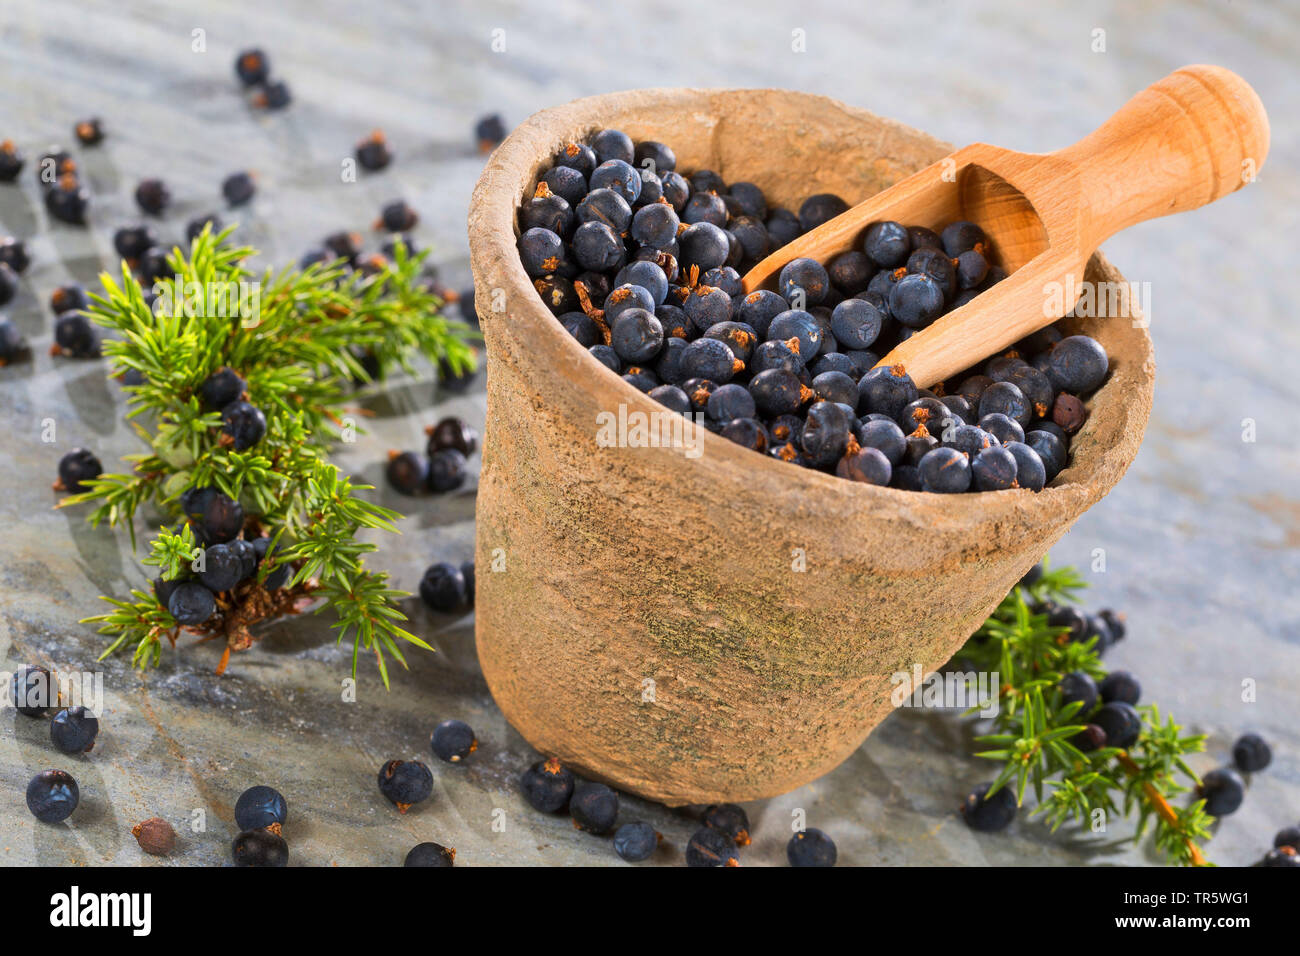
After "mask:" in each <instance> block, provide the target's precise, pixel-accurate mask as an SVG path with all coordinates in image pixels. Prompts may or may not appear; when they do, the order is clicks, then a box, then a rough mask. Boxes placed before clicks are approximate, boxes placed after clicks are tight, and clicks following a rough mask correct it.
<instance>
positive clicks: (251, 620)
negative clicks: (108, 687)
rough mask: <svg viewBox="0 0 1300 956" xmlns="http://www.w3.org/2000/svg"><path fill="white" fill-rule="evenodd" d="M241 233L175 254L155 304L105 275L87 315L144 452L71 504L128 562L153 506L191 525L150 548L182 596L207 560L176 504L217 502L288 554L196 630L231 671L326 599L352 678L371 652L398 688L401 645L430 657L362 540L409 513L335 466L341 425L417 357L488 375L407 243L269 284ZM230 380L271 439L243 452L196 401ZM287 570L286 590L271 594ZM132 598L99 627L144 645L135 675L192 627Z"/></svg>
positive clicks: (132, 282) (210, 237)
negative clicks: (128, 545) (357, 389)
mask: <svg viewBox="0 0 1300 956" xmlns="http://www.w3.org/2000/svg"><path fill="white" fill-rule="evenodd" d="M230 232H231V230H230V229H227V230H226V231H224V232H221V233H219V234H216V235H214V234H212V233H211V231H210V230H205V231H204V233H203V234H202V235H200V236H199V237H197V238H196V239H195V240H194V241H193V243H192V245H191V247H190V249H189V251H188V252H185V251H182V250H181V249H179V248H177V249H174V250H173V251H172V253H171V255H170V257H169V260H168V262H169V265H170V267H171V270H172V272H173V276H171V277H168V278H166V279H163V280H160V281H159V282H158V283H155V285H154V286H153V287H152V290H151V293H149V294H147V293H146V291H145V289H144V287H143V286H142V285H141V283H140V281H139V280H138V279H137V278H136V277H135V276H133V275H132V273H131V271H130V269H129V268H128V267H127V266H126V265H125V264H123V268H122V273H121V277H120V279H118V278H115V277H113V276H111V275H109V274H108V273H105V274H103V275H102V276H101V282H102V285H103V289H102V291H101V292H100V293H99V294H96V295H93V296H92V302H93V305H92V307H91V309H90V314H91V316H92V318H93V319H94V321H95V322H96V323H97V324H99V325H101V326H103V327H105V328H106V329H109V330H111V331H112V332H115V333H116V336H114V337H112V338H109V339H108V340H107V341H106V342H105V343H104V353H105V355H106V356H107V357H108V358H109V359H110V360H111V361H112V364H113V370H114V373H115V374H116V375H117V376H118V377H125V376H127V375H128V374H130V375H131V376H132V378H131V381H132V382H133V384H129V385H126V386H125V388H126V391H127V392H128V394H129V399H128V408H129V411H128V418H129V419H130V420H131V422H132V426H133V428H134V430H135V432H136V434H137V435H138V436H139V437H140V438H141V439H142V441H143V442H144V444H145V445H146V446H147V450H145V451H142V452H139V453H136V454H131V455H127V456H125V458H124V461H125V462H126V463H127V464H128V465H129V466H130V467H129V468H128V469H126V470H124V471H120V472H109V473H106V474H103V475H101V476H100V477H99V478H96V479H94V480H92V481H88V482H84V484H85V486H86V490H85V491H83V492H81V493H79V494H76V495H71V496H69V497H67V498H65V499H64V500H63V502H62V503H61V506H65V507H66V506H69V505H75V504H83V503H86V504H92V505H94V508H93V510H91V512H90V514H89V516H88V517H89V521H90V522H91V524H92V525H94V526H96V527H98V526H99V525H100V524H101V523H107V524H108V525H109V526H111V527H116V526H121V525H125V526H126V527H127V529H128V531H129V533H130V536H131V542H132V547H135V545H136V538H135V523H136V519H137V516H138V515H139V514H140V511H141V509H142V508H143V507H144V506H146V505H148V506H150V507H151V508H152V509H153V510H154V511H156V512H157V513H159V514H161V515H164V516H167V517H166V520H172V519H176V520H178V521H179V524H178V526H176V527H173V528H171V529H168V528H165V527H164V528H163V529H162V530H161V531H160V532H159V533H158V534H157V535H156V536H155V537H154V539H153V541H152V542H151V545H150V554H149V556H148V557H146V558H145V559H144V563H146V564H151V565H156V566H158V567H159V568H160V570H161V572H162V573H161V576H162V578H163V580H169V581H170V580H175V579H177V578H179V577H185V576H187V575H188V574H189V573H190V572H191V570H193V569H194V562H195V561H196V560H197V559H198V558H199V556H200V555H201V551H202V549H201V548H200V547H199V546H198V544H197V542H196V541H195V539H194V537H193V534H192V531H191V529H190V528H189V527H188V525H187V524H186V522H185V520H184V518H183V517H182V516H181V514H180V504H179V502H180V499H181V495H182V494H184V493H185V492H186V491H190V490H193V489H197V488H203V487H216V488H218V489H220V490H221V491H222V492H224V493H225V494H227V495H229V496H230V497H231V498H233V499H235V500H236V501H238V502H240V504H241V505H242V506H243V509H244V514H245V516H246V524H245V529H244V530H245V537H251V536H252V535H254V534H257V535H268V536H271V537H273V538H274V539H275V544H274V545H273V547H272V551H271V554H270V555H269V556H268V558H267V559H264V560H263V561H262V563H261V565H260V566H259V573H258V575H257V578H256V579H255V580H252V581H246V582H244V583H241V584H240V585H239V586H238V587H237V588H236V589H235V590H234V591H233V592H231V593H230V594H228V595H225V596H224V597H222V596H219V597H218V601H217V607H218V611H217V613H216V614H215V615H214V617H213V618H212V619H211V620H210V621H208V622H205V624H203V625H201V626H200V627H198V628H195V629H194V630H196V631H197V632H198V633H199V634H200V636H201V637H202V638H203V639H205V640H206V639H210V638H215V637H220V638H222V639H224V640H225V642H226V649H225V654H224V655H223V658H222V664H221V667H220V668H219V670H221V669H224V667H225V663H226V660H227V659H228V657H229V653H230V651H231V650H240V649H243V648H245V647H247V646H248V645H249V644H251V643H252V641H253V636H252V634H251V633H250V630H249V629H250V627H251V626H252V625H254V624H256V623H258V622H259V621H262V620H266V619H269V618H273V617H277V616H280V615H282V614H286V613H294V612H297V611H299V610H302V609H303V608H304V607H305V605H307V604H309V603H311V601H313V600H316V601H320V602H321V603H320V606H319V607H318V608H317V610H324V609H325V608H330V609H332V610H333V611H334V612H335V613H336V615H337V617H338V622H337V623H336V624H335V625H334V627H335V628H336V629H337V630H338V639H339V641H340V642H342V641H343V640H345V639H351V640H352V642H353V654H352V672H353V675H354V676H355V674H356V666H357V659H358V656H359V654H360V652H361V651H362V650H363V649H364V650H366V651H369V652H370V653H373V654H374V656H375V660H376V663H377V665H378V668H379V672H380V676H381V677H382V678H383V680H384V683H385V686H387V684H388V670H387V664H386V656H387V655H391V656H392V657H394V658H396V659H397V660H398V661H399V662H400V663H402V664H403V666H405V663H406V661H405V658H404V657H403V654H402V651H401V644H402V643H403V642H404V643H409V644H414V645H416V646H418V647H424V648H426V649H428V645H427V644H426V643H425V642H424V641H422V640H420V639H419V638H418V637H416V636H415V635H413V634H411V633H409V632H408V631H406V630H404V629H403V628H402V627H401V626H400V625H401V623H402V622H404V621H405V616H404V615H403V614H402V612H401V611H400V610H398V608H397V607H396V606H395V603H394V602H395V601H396V600H397V599H399V598H401V597H404V596H405V592H401V591H397V590H394V589H393V588H391V587H389V586H388V577H387V575H386V574H384V573H382V572H376V571H372V570H370V569H368V568H367V567H366V564H365V556H366V555H367V554H369V553H371V552H373V551H375V550H376V546H375V545H374V544H372V543H370V542H365V541H360V540H358V539H357V534H358V532H360V531H361V530H362V529H367V528H369V529H378V530H382V531H387V532H391V533H398V530H397V527H396V525H395V522H396V521H397V520H398V519H400V518H401V515H399V514H397V513H396V512H394V511H391V510H389V509H387V508H383V507H381V506H379V505H377V504H374V503H373V502H370V501H368V500H366V499H365V498H364V497H363V496H362V495H360V494H359V492H362V491H366V490H370V486H368V485H358V484H354V483H353V482H352V481H351V480H350V479H348V478H347V477H346V476H345V475H343V474H342V473H341V472H340V471H339V469H338V468H337V467H336V466H335V465H333V464H331V463H330V462H329V461H328V460H327V456H328V453H329V451H330V449H331V447H332V446H333V445H334V444H335V443H336V442H337V441H338V440H339V438H340V437H341V436H342V434H343V433H344V429H345V428H346V429H356V424H355V422H354V421H352V420H350V419H348V418H345V417H344V414H343V413H344V403H345V402H346V400H347V397H348V395H349V394H350V391H351V389H352V387H353V384H354V383H358V382H359V383H365V382H369V381H371V380H372V378H379V379H382V378H383V377H384V376H385V375H386V374H387V373H388V372H390V371H391V370H393V369H395V368H399V367H400V368H404V369H407V370H411V369H412V365H411V359H412V357H413V356H414V355H415V354H416V353H419V354H422V355H423V356H425V357H426V358H427V359H428V360H430V361H431V362H433V363H434V364H436V365H441V366H443V367H445V368H448V369H449V370H450V371H451V372H452V373H453V374H460V373H463V372H465V371H467V370H470V369H472V368H473V367H474V364H475V350H474V348H473V346H472V344H471V343H472V342H473V341H474V339H475V338H476V333H474V332H472V331H471V330H470V329H469V328H468V327H467V326H466V325H464V324H463V323H460V322H456V321H452V320H449V319H447V318H446V317H445V316H443V315H442V314H441V313H440V311H439V310H440V307H441V306H442V302H441V300H440V299H438V297H437V296H436V295H435V294H434V293H433V292H432V291H430V289H429V288H428V284H427V281H426V280H425V278H424V276H423V274H422V268H423V259H424V255H423V254H421V255H409V254H408V252H407V250H406V249H405V247H404V246H403V245H402V244H401V243H400V242H399V243H397V244H396V249H395V253H394V257H393V261H392V262H391V263H390V264H388V265H387V266H386V267H385V268H383V269H382V270H380V271H379V272H378V273H377V274H375V275H373V276H369V277H363V276H361V275H360V274H358V273H354V272H351V271H349V270H348V269H347V268H346V267H345V265H344V264H343V263H342V262H334V263H328V264H315V265H311V266H309V267H307V268H304V269H297V268H291V269H285V270H281V271H279V272H274V271H270V270H268V271H266V272H264V273H262V274H261V275H260V276H258V275H255V274H254V273H253V272H252V271H251V270H250V269H249V268H248V267H247V265H246V263H247V262H248V260H250V259H251V258H252V257H253V256H254V255H255V254H256V253H255V252H254V250H252V249H250V248H247V247H240V246H234V245H231V244H228V241H227V240H228V239H229V235H230ZM222 368H230V369H233V370H235V371H236V372H237V373H238V374H239V375H240V377H242V378H243V379H244V381H246V382H247V393H248V397H249V400H250V401H251V402H253V403H254V404H255V405H256V406H257V407H258V408H259V409H261V410H262V412H263V414H264V415H265V417H266V423H267V427H266V433H265V435H264V437H263V438H262V439H261V440H260V441H259V442H257V444H256V445H254V446H252V447H251V448H248V449H247V450H245V451H236V450H235V449H234V447H233V446H232V444H231V443H230V442H229V441H228V440H226V441H223V435H222V431H221V424H222V423H221V416H220V414H219V413H217V412H214V411H212V410H211V409H208V408H205V407H204V405H203V403H202V400H201V397H200V394H199V387H200V385H201V384H202V383H203V382H204V381H205V380H206V379H207V378H208V377H209V376H211V375H212V374H213V373H214V372H216V371H218V370H219V369H222ZM368 368H369V369H370V371H368ZM372 372H374V373H375V374H374V375H372ZM358 430H359V429H358ZM286 564H288V565H290V566H291V567H292V568H293V574H292V576H291V578H290V580H289V582H288V583H287V584H286V585H285V586H284V587H283V588H280V589H276V590H270V589H267V588H265V587H263V584H264V582H265V580H266V577H267V575H268V574H269V573H270V572H271V571H273V570H275V569H276V568H277V567H281V566H283V565H286ZM131 597H132V598H133V600H130V601H125V600H119V599H115V598H112V597H105V598H104V600H106V601H108V602H109V603H110V604H112V605H113V610H112V611H110V612H108V613H106V614H102V615H97V616H94V617H91V618H87V619H86V620H87V621H88V622H93V623H96V624H98V625H100V628H99V629H100V632H101V633H104V634H107V635H109V636H111V637H112V638H113V641H112V643H111V644H110V646H109V647H108V649H107V650H106V651H105V656H107V655H108V654H111V653H113V652H114V651H116V650H118V649H119V648H121V647H123V646H126V645H134V648H135V650H134V661H135V663H136V665H138V666H146V665H148V664H157V663H158V662H159V660H160V659H161V653H162V643H161V641H162V638H164V637H166V638H168V639H169V641H170V642H171V643H172V644H174V643H175V640H176V637H177V634H178V631H179V627H178V626H177V624H176V621H175V620H174V619H173V618H172V616H171V615H170V613H169V612H168V611H167V609H166V607H164V606H163V605H162V604H161V603H160V602H159V601H158V599H157V597H156V596H155V595H153V594H147V593H144V592H142V591H138V590H136V591H132V593H131Z"/></svg>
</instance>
